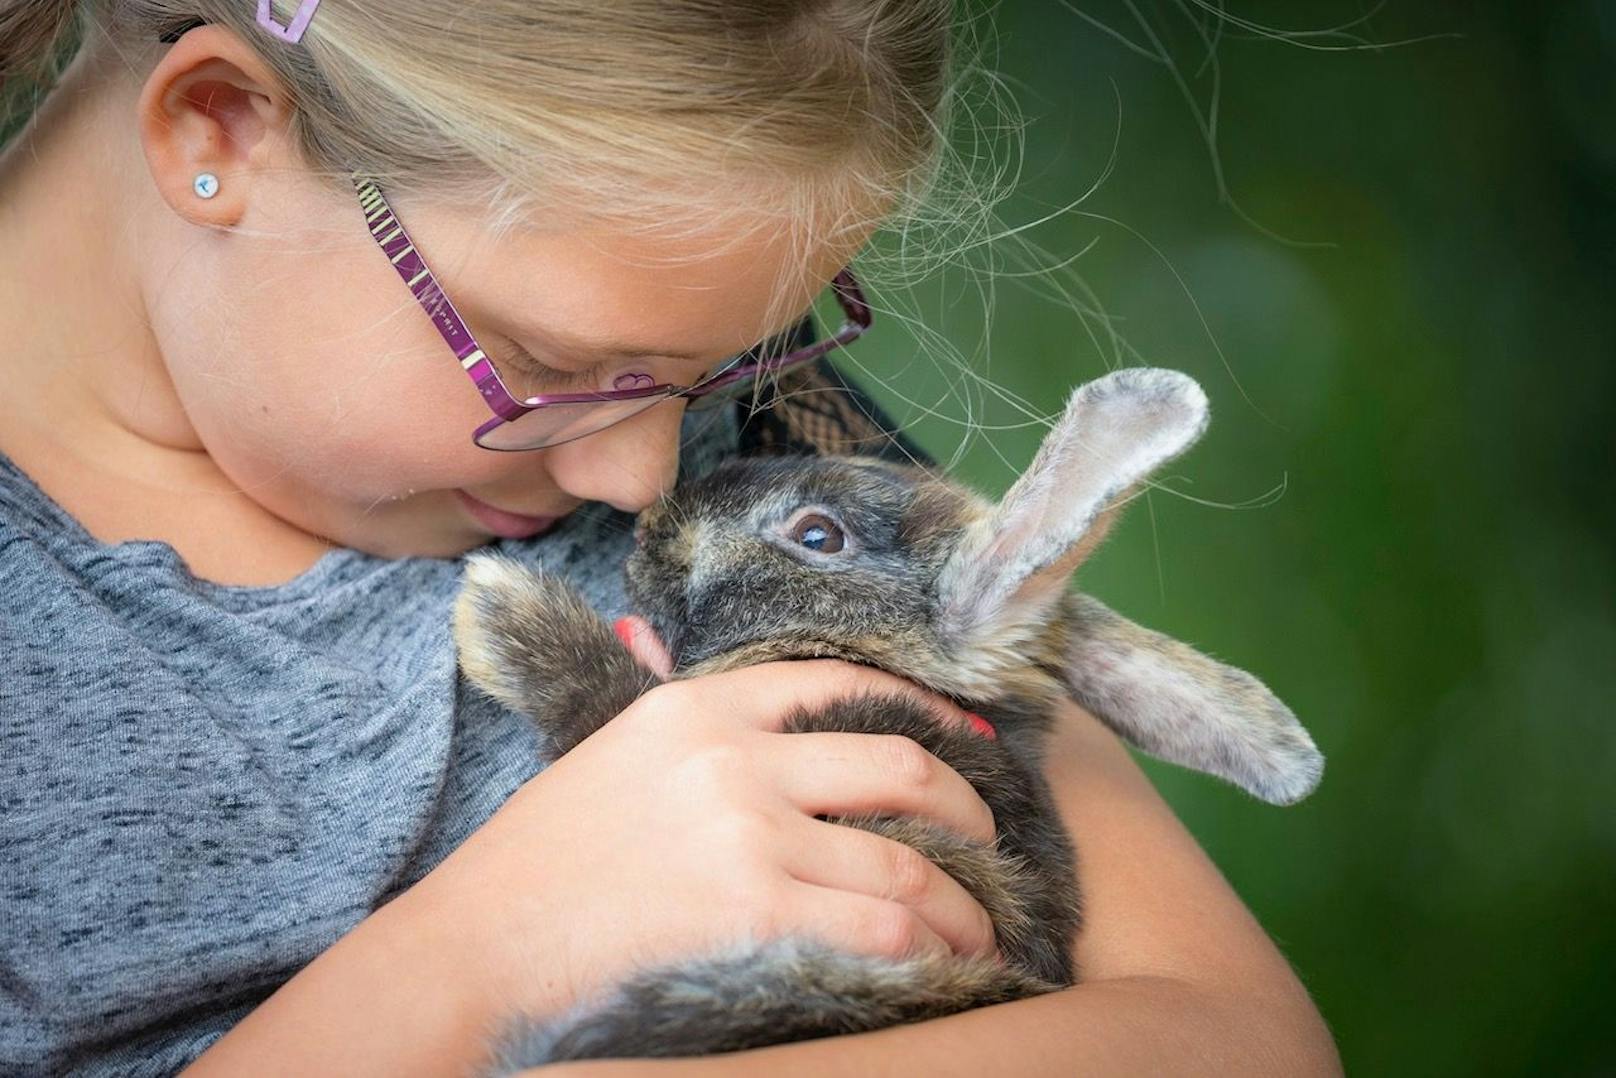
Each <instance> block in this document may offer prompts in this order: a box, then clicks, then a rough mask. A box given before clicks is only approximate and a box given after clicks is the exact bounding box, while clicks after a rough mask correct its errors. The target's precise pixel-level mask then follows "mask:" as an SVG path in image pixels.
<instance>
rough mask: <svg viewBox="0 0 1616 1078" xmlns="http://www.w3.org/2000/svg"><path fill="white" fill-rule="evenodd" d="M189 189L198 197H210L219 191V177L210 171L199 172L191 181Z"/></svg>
mask: <svg viewBox="0 0 1616 1078" xmlns="http://www.w3.org/2000/svg"><path fill="white" fill-rule="evenodd" d="M191 189H192V190H194V191H195V192H196V193H197V195H198V197H200V198H212V197H213V196H214V195H216V194H218V193H219V177H217V176H215V175H214V174H213V173H211V172H203V173H200V174H198V176H197V178H196V179H194V180H192V181H191Z"/></svg>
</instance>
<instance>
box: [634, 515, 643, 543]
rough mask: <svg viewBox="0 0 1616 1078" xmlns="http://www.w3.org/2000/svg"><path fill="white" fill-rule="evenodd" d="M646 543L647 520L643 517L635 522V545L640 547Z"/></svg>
mask: <svg viewBox="0 0 1616 1078" xmlns="http://www.w3.org/2000/svg"><path fill="white" fill-rule="evenodd" d="M644 542H645V518H644V517H641V518H639V519H638V520H636V521H635V522H634V545H635V546H640V545H641V544H643V543H644Z"/></svg>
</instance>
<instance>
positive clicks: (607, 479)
mask: <svg viewBox="0 0 1616 1078" xmlns="http://www.w3.org/2000/svg"><path fill="white" fill-rule="evenodd" d="M684 411H685V406H684V402H683V401H682V400H671V401H664V402H662V403H661V404H658V405H655V406H654V407H651V408H648V409H646V410H645V411H644V412H641V413H640V414H639V415H637V416H634V417H633V418H632V419H625V420H624V421H623V422H621V423H619V424H617V425H616V426H613V427H607V428H606V429H605V430H603V431H597V432H596V433H594V434H591V435H589V436H588V437H587V438H579V439H578V440H577V441H575V442H567V443H565V444H563V445H558V446H555V447H553V448H551V449H550V450H548V451H547V452H546V453H545V457H546V464H547V465H548V470H549V472H550V478H551V479H552V480H553V481H554V482H555V484H556V486H558V487H560V488H561V489H562V490H564V491H566V492H567V493H568V494H571V495H572V496H573V497H575V498H582V499H584V500H585V501H596V502H605V503H606V504H608V505H610V506H612V507H613V508H614V509H620V510H622V511H623V512H625V513H638V512H639V511H640V510H641V509H644V508H645V507H646V506H648V505H650V504H651V503H652V502H654V501H656V500H657V499H658V498H660V497H661V496H662V495H663V494H664V493H665V492H666V491H667V490H668V488H670V487H672V486H673V484H674V481H675V480H676V479H678V478H679V426H680V421H681V420H682V419H683V418H684Z"/></svg>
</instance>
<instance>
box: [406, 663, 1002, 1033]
mask: <svg viewBox="0 0 1616 1078" xmlns="http://www.w3.org/2000/svg"><path fill="white" fill-rule="evenodd" d="M866 692H882V693H904V694H908V695H911V696H913V697H915V698H917V699H920V700H922V701H923V702H925V703H926V704H927V705H928V706H930V707H932V708H933V709H934V710H935V711H936V712H937V714H938V717H939V721H943V722H963V721H965V719H964V713H963V712H961V711H960V710H959V709H958V708H957V707H955V706H954V705H953V704H952V703H950V702H948V701H946V700H944V699H942V698H941V697H938V696H935V695H932V694H929V693H926V692H925V691H924V690H921V689H919V688H918V687H916V686H914V685H913V684H911V683H909V682H907V681H904V680H902V679H899V678H897V677H894V676H892V675H890V674H886V673H883V672H880V671H876V670H872V669H868V668H865V667H860V666H856V665H853V664H850V663H843V662H839V661H836V660H812V661H798V662H779V663H768V664H764V665H760V666H754V667H748V668H746V669H743V670H737V671H732V672H729V673H724V674H716V675H710V676H707V677H703V678H695V679H691V680H686V681H676V682H670V683H667V684H665V685H662V686H659V687H657V688H655V689H653V690H652V691H650V692H649V693H647V694H646V695H645V696H643V697H641V698H640V699H639V700H638V701H637V702H635V703H634V704H633V705H632V706H631V707H629V708H628V709H627V710H626V711H624V712H623V713H622V714H621V715H619V716H618V717H617V718H616V719H614V720H613V721H612V722H610V723H608V724H607V725H606V726H604V727H603V728H602V729H601V730H599V731H598V732H596V733H595V734H594V735H592V736H590V737H589V738H587V739H586V740H585V741H584V742H582V743H581V744H580V745H579V746H578V747H577V748H575V749H574V750H573V751H572V752H570V753H568V754H567V755H565V756H563V757H562V758H561V759H559V760H558V761H556V762H555V763H554V764H553V765H551V766H550V767H549V768H548V769H547V770H545V771H544V772H542V773H540V774H539V775H538V776H536V777H535V778H533V779H532V780H531V781H529V782H528V783H527V784H525V785H524V786H523V787H522V788H521V789H520V790H518V791H517V793H516V794H515V795H514V796H513V797H511V799H510V800H509V801H508V802H507V803H506V804H505V805H504V806H503V807H502V808H501V809H500V810H499V811H498V812H496V813H495V814H494V816H493V817H491V818H490V819H489V820H488V822H487V823H485V824H484V825H483V826H482V827H481V828H480V829H479V830H478V831H477V832H476V833H474V834H473V835H472V836H471V837H470V838H469V839H468V840H467V841H466V842H465V843H464V844H462V845H461V847H460V848H459V849H457V850H456V851H455V852H454V853H453V854H452V855H451V856H449V857H448V858H447V859H446V860H445V861H444V862H443V863H442V864H441V865H439V866H438V867H437V868H436V869H434V870H433V871H432V872H431V873H430V874H429V875H428V876H427V877H426V878H424V879H423V880H421V881H420V882H419V883H418V884H416V886H415V887H413V888H411V889H410V890H409V891H408V892H406V893H405V894H404V895H402V896H400V897H399V898H398V899H397V900H395V902H394V903H393V904H392V905H393V906H394V907H403V908H400V909H394V910H393V912H394V913H395V914H404V913H406V912H409V911H410V910H413V911H414V913H415V914H417V915H419V916H421V917H423V918H425V920H423V921H420V922H417V923H422V924H432V925H434V926H435V927H434V931H440V932H441V931H442V930H443V928H444V927H445V926H452V929H451V931H452V935H453V937H454V939H453V940H452V941H449V945H450V946H452V947H453V948H454V949H455V951H456V952H457V953H458V955H459V956H460V958H461V961H460V962H459V963H458V964H459V965H461V967H462V968H464V969H466V970H468V971H474V974H475V975H476V976H477V977H478V979H479V980H480V981H481V982H482V987H483V988H485V989H486V990H488V991H490V992H492V993H494V998H496V999H499V1000H503V1001H504V1002H505V1004H506V1006H507V1007H508V1008H509V1009H511V1010H513V1011H514V1010H516V1009H523V1010H527V1011H529V1012H534V1013H545V1012H549V1011H554V1010H557V1009H560V1008H564V1007H566V1006H568V1005H570V1004H572V1003H574V1002H576V1001H578V1000H580V999H583V998H585V997H587V996H588V995H589V994H590V993H592V992H594V991H596V990H598V989H601V988H604V987H607V986H609V985H611V984H612V983H614V982H616V981H618V980H621V979H622V978H623V977H624V976H625V975H627V974H628V973H629V972H630V971H631V970H632V969H633V968H634V967H636V966H643V965H651V964H659V963H663V962H669V961H676V960H678V959H681V958H685V957H689V956H692V955H696V954H700V953H702V952H706V951H711V950H718V949H722V948H725V947H730V946H734V945H737V944H742V943H744V942H746V941H763V940H768V939H772V938H776V937H779V936H784V935H806V936H812V937H817V938H818V939H821V940H823V941H824V942H826V943H828V944H830V945H832V946H834V947H837V948H840V949H843V950H847V951H851V952H855V953H862V954H869V955H882V956H889V957H902V956H906V955H911V954H915V953H918V952H925V951H953V952H956V953H959V954H966V955H981V954H992V953H993V951H994V936H993V929H992V924H991V922H990V921H989V919H988V916H987V913H986V912H985V911H984V910H983V909H982V907H981V906H979V905H978V904H977V903H976V902H975V901H974V900H973V899H972V898H971V897H970V896H969V895H968V894H967V893H966V891H965V890H964V889H963V888H962V887H961V886H960V885H959V884H958V883H956V882H955V881H954V880H953V879H952V878H951V877H949V876H948V875H947V874H946V873H944V872H943V871H942V870H940V869H938V868H937V867H936V866H935V865H933V864H932V863H931V862H930V861H928V860H926V859H925V858H924V857H922V856H921V855H920V854H918V853H916V852H915V851H914V850H912V849H910V848H909V847H907V846H905V845H903V844H901V843H898V842H894V841H892V840H890V839H886V838H883V837H880V836H877V835H873V834H870V833H869V832H866V831H862V830H859V829H856V828H851V827H844V826H840V825H836V824H831V823H827V822H824V821H821V820H816V819H814V817H815V815H816V814H851V813H860V812H890V813H896V814H904V815H915V816H921V817H926V818H929V819H932V820H934V821H936V822H937V823H939V824H941V825H943V826H945V827H948V828H950V829H951V830H954V831H956V832H958V833H960V834H964V835H966V836H969V837H971V838H974V839H979V840H982V841H992V839H993V836H994V824H993V819H992V815H991V813H990V811H989V809H988V807H987V806H986V805H985V804H984V803H983V802H982V800H981V799H980V798H979V797H978V796H977V795H976V792H975V791H974V790H973V789H972V788H971V787H970V785H969V784H968V783H967V782H966V781H965V780H964V779H963V778H961V777H960V776H959V774H958V773H956V772H955V771H953V770H951V769H950V768H948V767H946V766H945V765H944V764H942V763H941V762H940V761H939V760H937V758H935V757H933V756H931V755H930V754H929V753H927V752H925V751H924V750H923V749H921V748H920V746H919V745H918V744H917V743H915V742H914V741H912V740H910V739H908V738H904V737H897V736H891V737H888V736H879V735H869V734H838V733H803V734H783V733H781V732H780V726H781V724H782V722H783V720H784V718H785V716H786V715H787V714H788V713H789V712H790V711H791V710H793V709H794V707H795V706H796V705H806V706H809V707H812V706H815V705H818V704H823V703H826V702H828V701H830V700H832V699H835V698H837V697H841V696H846V695H850V694H859V693H866Z"/></svg>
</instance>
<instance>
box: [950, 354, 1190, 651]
mask: <svg viewBox="0 0 1616 1078" xmlns="http://www.w3.org/2000/svg"><path fill="white" fill-rule="evenodd" d="M1206 424H1207V403H1206V394H1205V393H1203V392H1202V391H1201V387H1200V386H1199V385H1197V384H1196V383H1195V381H1194V379H1192V378H1190V377H1189V376H1188V375H1185V374H1181V373H1179V372H1178V371H1171V370H1162V369H1159V368H1151V367H1137V368H1132V369H1129V370H1121V371H1115V372H1113V373H1111V374H1109V375H1107V376H1105V377H1104V378H1100V379H1097V380H1096V381H1093V382H1089V383H1088V384H1086V385H1083V386H1079V387H1078V389H1077V390H1076V392H1074V393H1073V394H1072V398H1071V400H1070V401H1069V402H1068V403H1067V405H1066V411H1065V412H1064V413H1063V414H1062V415H1061V418H1060V420H1059V421H1058V422H1057V423H1056V424H1055V427H1054V429H1052V430H1051V431H1050V432H1049V435H1048V436H1047V437H1046V438H1045V439H1044V443H1043V445H1042V446H1040V447H1039V449H1038V455H1037V456H1036V457H1034V458H1033V462H1032V465H1031V466H1030V467H1029V468H1028V469H1027V471H1026V473H1025V474H1023V475H1022V477H1021V478H1020V479H1018V480H1016V482H1015V485H1013V486H1012V487H1011V488H1010V491H1009V493H1007V494H1006V495H1005V496H1004V499H1003V500H1002V501H1001V502H1000V503H999V504H998V506H996V507H995V508H994V509H993V510H992V511H990V512H989V513H988V514H987V515H986V516H984V517H983V518H982V519H980V520H978V521H977V522H976V523H975V524H973V525H972V526H971V527H970V528H969V529H968V530H967V531H966V534H965V535H964V536H963V537H962V539H961V542H960V544H959V546H958V547H956V548H955V550H954V553H953V554H952V555H950V557H949V559H948V561H947V562H946V563H945V564H944V566H943V569H942V572H941V574H940V575H939V577H938V599H939V604H940V610H939V619H938V627H939V631H940V635H941V638H942V641H943V643H944V646H945V647H948V648H949V649H951V650H954V651H956V652H958V653H965V652H968V651H969V650H971V649H978V648H981V649H1000V648H1005V647H1008V646H1012V645H1014V644H1015V643H1016V642H1017V641H1019V640H1020V639H1021V638H1022V637H1023V636H1025V635H1026V633H1027V632H1029V631H1035V630H1036V629H1037V628H1038V627H1039V626H1040V625H1041V624H1042V622H1043V620H1044V618H1045V616H1046V615H1047V614H1048V612H1049V609H1050V607H1051V605H1052V604H1053V603H1054V602H1056V601H1057V600H1058V599H1059V598H1060V597H1061V595H1062V594H1064V592H1065V590H1066V585H1067V581H1068V579H1069V578H1070V577H1071V575H1072V572H1073V571H1074V570H1075V569H1076V568H1077V567H1078V565H1079V564H1080V563H1081V562H1082V561H1083V559H1084V558H1086V557H1087V556H1088V554H1089V552H1090V551H1092V550H1093V549H1094V547H1095V546H1097V545H1098V543H1099V540H1100V539H1101V538H1102V537H1103V536H1104V534H1105V530H1106V528H1107V527H1108V526H1109V524H1110V519H1111V517H1112V516H1113V515H1114V514H1115V511H1116V509H1117V508H1119V507H1120V506H1119V502H1120V500H1121V499H1122V498H1123V496H1124V495H1125V494H1126V493H1127V492H1128V491H1129V489H1130V488H1132V487H1133V486H1134V485H1135V484H1137V483H1138V482H1140V481H1141V480H1143V479H1144V478H1145V477H1146V476H1147V475H1149V474H1150V473H1151V472H1152V471H1153V470H1155V469H1156V468H1158V467H1160V466H1161V465H1163V464H1165V463H1166V462H1167V461H1169V460H1172V459H1173V458H1174V457H1176V456H1178V455H1179V454H1180V453H1182V452H1183V451H1184V450H1186V449H1188V448H1189V447H1190V446H1191V445H1192V444H1194V442H1195V440H1196V439H1197V438H1199V437H1200V436H1201V432H1202V431H1204V430H1205V429H1206Z"/></svg>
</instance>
